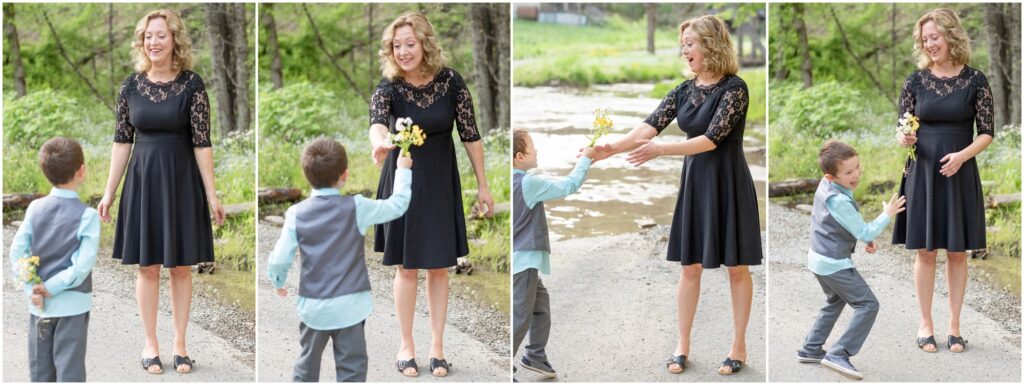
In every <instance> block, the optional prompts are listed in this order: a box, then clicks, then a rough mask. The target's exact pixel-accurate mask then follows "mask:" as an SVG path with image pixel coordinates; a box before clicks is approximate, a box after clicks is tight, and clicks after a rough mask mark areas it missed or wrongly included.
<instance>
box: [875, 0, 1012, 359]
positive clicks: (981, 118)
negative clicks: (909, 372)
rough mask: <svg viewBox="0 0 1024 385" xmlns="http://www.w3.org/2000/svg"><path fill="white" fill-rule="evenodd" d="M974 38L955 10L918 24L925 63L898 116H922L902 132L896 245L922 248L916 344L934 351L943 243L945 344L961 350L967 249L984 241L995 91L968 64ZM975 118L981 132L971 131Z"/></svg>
mask: <svg viewBox="0 0 1024 385" xmlns="http://www.w3.org/2000/svg"><path fill="white" fill-rule="evenodd" d="M970 42H971V39H970V38H969V37H968V36H967V33H966V31H964V28H963V26H962V25H961V24H960V18H959V17H958V16H957V15H956V13H955V12H953V11H951V10H949V9H937V10H934V11H932V12H929V13H927V14H925V15H924V16H923V17H921V19H919V20H918V21H917V25H916V27H915V29H914V54H915V55H916V56H917V59H918V63H917V66H918V68H919V70H917V71H914V73H912V74H910V76H908V77H907V80H906V81H905V82H904V83H903V90H902V92H901V95H900V102H899V109H900V111H899V112H900V116H901V117H902V116H903V114H904V113H910V114H912V115H915V116H917V117H918V118H919V119H920V128H919V129H918V132H917V133H916V134H913V135H898V136H897V140H898V142H899V143H900V145H902V146H904V147H907V146H911V145H916V146H917V149H916V152H917V156H916V158H917V159H916V160H909V159H908V164H907V171H906V177H905V178H904V181H903V185H902V186H901V190H902V191H901V194H902V195H906V197H907V211H906V212H904V213H903V214H900V215H898V216H897V217H896V225H895V227H894V228H893V236H892V238H893V244H905V245H906V247H907V249H911V250H917V259H916V260H915V261H914V286H915V287H916V291H917V302H918V305H919V306H920V307H921V324H920V325H919V326H918V329H917V345H918V347H919V348H921V349H922V350H924V351H926V352H935V351H936V350H938V349H937V344H936V343H935V336H934V334H935V330H934V329H935V325H934V322H933V321H932V295H933V292H934V288H935V258H936V256H937V254H938V253H937V249H946V259H947V261H946V281H947V282H948V285H949V313H950V317H949V318H950V319H949V329H948V331H947V333H948V336H947V339H946V346H947V347H948V348H949V350H950V351H952V352H955V353H959V352H963V351H964V348H966V347H967V341H966V340H964V339H963V337H962V336H961V334H960V310H961V309H962V308H963V304H964V291H965V290H966V289H967V250H975V249H984V248H985V207H984V202H983V199H984V198H983V197H984V195H982V192H981V179H980V177H979V176H978V165H977V163H976V162H975V160H974V157H976V156H977V155H978V154H979V153H981V152H982V151H984V150H985V148H986V147H988V145H989V144H991V143H992V138H993V135H994V132H993V127H992V91H991V89H989V87H988V80H987V79H986V78H985V74H983V73H981V71H978V70H976V69H974V68H971V67H969V66H967V64H968V63H969V62H970V59H971V45H970ZM975 123H977V132H978V134H977V136H974V135H973V130H974V127H973V126H974V125H975Z"/></svg>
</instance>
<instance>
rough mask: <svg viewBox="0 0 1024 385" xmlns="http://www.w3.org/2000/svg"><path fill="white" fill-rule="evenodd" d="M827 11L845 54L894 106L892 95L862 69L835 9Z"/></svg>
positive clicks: (865, 69) (864, 68)
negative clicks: (839, 36) (837, 31)
mask: <svg viewBox="0 0 1024 385" xmlns="http://www.w3.org/2000/svg"><path fill="white" fill-rule="evenodd" d="M828 10H829V13H831V14H832V20H835V22H836V27H837V28H839V34H840V35H842V37H843V46H844V47H846V52H849V53H850V56H853V62H854V63H857V67H860V69H861V71H863V72H864V74H865V75H867V76H868V79H871V83H874V85H875V88H878V92H879V93H881V94H882V95H883V96H885V98H886V99H889V103H892V105H893V106H896V100H895V99H893V98H892V95H889V93H888V92H886V90H885V87H882V83H879V82H878V79H875V75H874V74H872V73H871V71H869V70H868V69H867V68H866V67H864V63H862V62H861V59H860V58H859V57H857V54H856V53H854V52H853V47H851V46H850V39H848V38H847V37H846V31H844V30H843V25H842V24H840V23H839V17H837V16H836V9H835V8H833V7H832V6H831V5H829V7H828Z"/></svg>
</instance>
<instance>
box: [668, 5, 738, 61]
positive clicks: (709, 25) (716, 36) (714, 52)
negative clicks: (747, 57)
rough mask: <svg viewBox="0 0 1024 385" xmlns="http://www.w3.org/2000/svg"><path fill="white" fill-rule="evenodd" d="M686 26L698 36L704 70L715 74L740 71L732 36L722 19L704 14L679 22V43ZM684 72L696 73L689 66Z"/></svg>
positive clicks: (681, 40)
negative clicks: (702, 54)
mask: <svg viewBox="0 0 1024 385" xmlns="http://www.w3.org/2000/svg"><path fill="white" fill-rule="evenodd" d="M687 28H691V29H693V33H695V34H696V35H697V36H698V37H699V38H700V46H701V52H702V53H704V67H705V68H706V71H709V72H711V73H714V74H716V75H735V74H736V73H737V72H739V71H740V63H739V58H737V57H736V49H735V48H733V45H732V38H731V37H729V27H727V26H726V25H725V22H724V21H722V19H720V18H718V16H714V15H705V16H701V17H698V18H695V19H690V20H686V21H684V22H682V23H681V24H679V42H680V43H682V42H683V32H684V31H686V29H687ZM686 74H687V75H688V76H695V75H696V74H694V73H693V71H691V70H690V69H689V68H687V69H686Z"/></svg>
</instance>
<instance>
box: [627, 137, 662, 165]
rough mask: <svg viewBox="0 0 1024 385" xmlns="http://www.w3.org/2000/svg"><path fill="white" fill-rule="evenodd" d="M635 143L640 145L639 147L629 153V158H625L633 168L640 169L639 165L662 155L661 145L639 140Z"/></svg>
mask: <svg viewBox="0 0 1024 385" xmlns="http://www.w3.org/2000/svg"><path fill="white" fill-rule="evenodd" d="M636 142H637V143H639V144H640V147H638V148H637V149H636V150H633V151H631V152H630V153H629V156H628V157H626V161H628V162H629V163H630V164H632V165H633V166H634V167H640V165H642V164H644V163H647V161H649V160H651V159H654V158H657V157H659V156H661V155H662V148H661V144H658V143H656V142H652V141H651V140H650V139H640V140H638V141H636Z"/></svg>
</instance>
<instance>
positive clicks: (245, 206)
mask: <svg viewBox="0 0 1024 385" xmlns="http://www.w3.org/2000/svg"><path fill="white" fill-rule="evenodd" d="M252 209H253V205H252V203H235V204H231V205H227V206H224V216H225V217H227V218H231V217H236V216H239V215H241V214H244V213H247V212H249V211H252Z"/></svg>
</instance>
